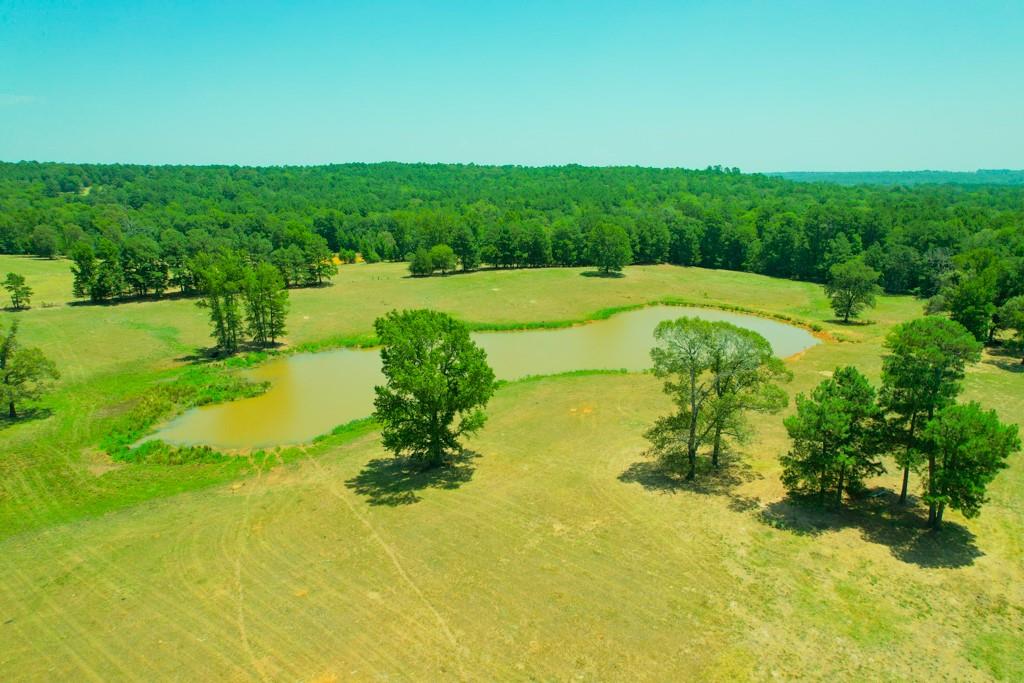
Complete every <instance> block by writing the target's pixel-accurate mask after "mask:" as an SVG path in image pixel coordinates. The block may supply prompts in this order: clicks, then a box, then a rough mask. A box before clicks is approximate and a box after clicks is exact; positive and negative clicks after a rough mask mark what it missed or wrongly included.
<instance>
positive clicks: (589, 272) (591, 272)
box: [580, 270, 626, 279]
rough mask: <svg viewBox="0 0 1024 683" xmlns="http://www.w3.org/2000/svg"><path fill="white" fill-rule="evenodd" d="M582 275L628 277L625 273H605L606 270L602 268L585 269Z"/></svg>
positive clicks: (612, 277) (613, 277)
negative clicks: (601, 269)
mask: <svg viewBox="0 0 1024 683" xmlns="http://www.w3.org/2000/svg"><path fill="white" fill-rule="evenodd" d="M580 276H581V277H603V278H611V279H615V278H620V277H626V276H625V274H624V273H605V272H603V271H600V270H584V271H583V272H582V273H580Z"/></svg>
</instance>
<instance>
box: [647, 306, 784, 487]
mask: <svg viewBox="0 0 1024 683" xmlns="http://www.w3.org/2000/svg"><path fill="white" fill-rule="evenodd" d="M654 338H655V340H656V341H657V345H656V346H655V347H654V348H652V349H651V359H652V361H653V363H654V374H655V376H657V377H659V378H661V379H663V380H665V381H664V390H665V393H666V394H668V395H669V396H670V397H671V398H672V401H673V402H674V403H675V404H676V411H675V412H674V413H672V414H670V415H667V416H665V417H662V418H659V419H658V420H657V421H656V422H655V424H654V426H652V427H651V428H650V429H649V430H648V431H647V433H646V436H647V439H648V440H649V441H650V442H651V446H652V449H651V452H652V454H653V455H654V456H655V457H656V458H658V460H659V461H660V462H661V463H662V465H663V466H665V467H666V468H667V469H669V470H672V471H677V472H681V471H682V470H683V469H684V467H685V469H686V478H687V479H693V478H694V477H695V476H696V471H697V452H698V450H699V449H700V447H701V446H703V445H705V444H707V443H711V444H712V446H713V448H712V464H713V465H714V466H718V458H719V453H720V450H721V441H722V437H723V436H725V435H729V436H733V437H735V438H738V439H742V438H743V437H744V436H745V428H744V427H745V421H744V414H745V413H746V412H747V411H762V412H772V411H775V410H778V409H780V408H782V407H784V406H785V405H786V395H785V393H784V392H783V391H782V390H781V389H780V388H779V387H778V386H777V385H775V384H774V382H776V381H778V380H788V379H789V373H788V372H787V371H786V370H785V368H784V367H783V366H782V364H781V362H779V361H778V359H776V358H775V357H774V356H773V355H772V352H771V346H770V345H769V343H768V341H767V340H765V339H764V338H763V337H761V336H760V335H758V334H757V333H756V332H753V331H751V330H746V329H743V328H740V327H737V326H735V325H732V324H731V323H727V322H712V321H708V320H702V319H700V318H689V317H683V318H679V319H678V320H667V321H664V322H662V323H660V324H659V325H658V326H657V328H655V331H654Z"/></svg>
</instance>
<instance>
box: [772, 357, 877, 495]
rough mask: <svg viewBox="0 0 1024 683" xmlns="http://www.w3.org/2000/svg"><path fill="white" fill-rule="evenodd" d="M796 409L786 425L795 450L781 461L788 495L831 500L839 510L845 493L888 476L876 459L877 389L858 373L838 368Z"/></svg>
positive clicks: (799, 401) (800, 397)
mask: <svg viewBox="0 0 1024 683" xmlns="http://www.w3.org/2000/svg"><path fill="white" fill-rule="evenodd" d="M796 407H797V410H796V414H794V415H791V416H789V417H788V418H786V420H785V426H786V431H787V432H789V437H790V439H792V441H793V446H792V448H791V449H790V451H789V453H788V454H787V455H785V456H783V458H782V466H783V473H782V483H783V485H784V486H785V487H786V490H788V491H789V492H790V493H814V494H816V495H817V496H818V497H819V498H820V499H821V500H825V499H826V497H828V496H830V495H831V497H832V500H834V501H835V504H836V506H839V505H841V504H842V501H843V493H844V492H845V491H846V490H850V489H858V488H860V486H861V482H862V480H863V479H864V477H866V476H868V475H872V474H879V473H881V472H882V471H884V467H883V466H882V464H881V463H880V462H879V461H877V460H875V459H874V457H873V455H874V451H875V444H874V442H873V441H872V437H871V432H872V430H873V428H875V427H876V426H877V425H876V420H877V417H878V413H879V410H878V406H877V404H876V403H875V389H874V387H872V386H871V383H870V382H868V380H867V378H866V377H864V375H862V374H861V373H860V371H858V370H857V368H855V367H852V366H847V367H844V368H836V370H835V371H834V372H833V373H832V376H831V377H830V378H828V379H826V380H823V381H822V382H821V383H820V384H819V385H818V386H817V387H815V389H814V391H813V392H811V395H810V397H807V396H805V395H803V394H800V395H798V396H797V398H796Z"/></svg>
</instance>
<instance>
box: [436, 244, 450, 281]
mask: <svg viewBox="0 0 1024 683" xmlns="http://www.w3.org/2000/svg"><path fill="white" fill-rule="evenodd" d="M430 266H431V268H432V269H433V270H440V271H441V275H445V274H447V273H449V272H451V271H453V270H455V252H454V251H452V248H451V247H449V246H448V245H447V244H435V245H434V246H433V247H431V248H430Z"/></svg>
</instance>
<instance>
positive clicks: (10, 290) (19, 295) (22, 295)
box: [4, 273, 32, 311]
mask: <svg viewBox="0 0 1024 683" xmlns="http://www.w3.org/2000/svg"><path fill="white" fill-rule="evenodd" d="M4 289H6V290H7V294H8V295H9V296H10V297H11V308H13V309H14V310H16V311H20V310H23V309H26V308H28V307H29V305H31V303H32V288H31V287H29V286H28V283H27V282H26V281H25V276H24V275H20V274H18V273H7V278H6V279H5V280H4Z"/></svg>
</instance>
